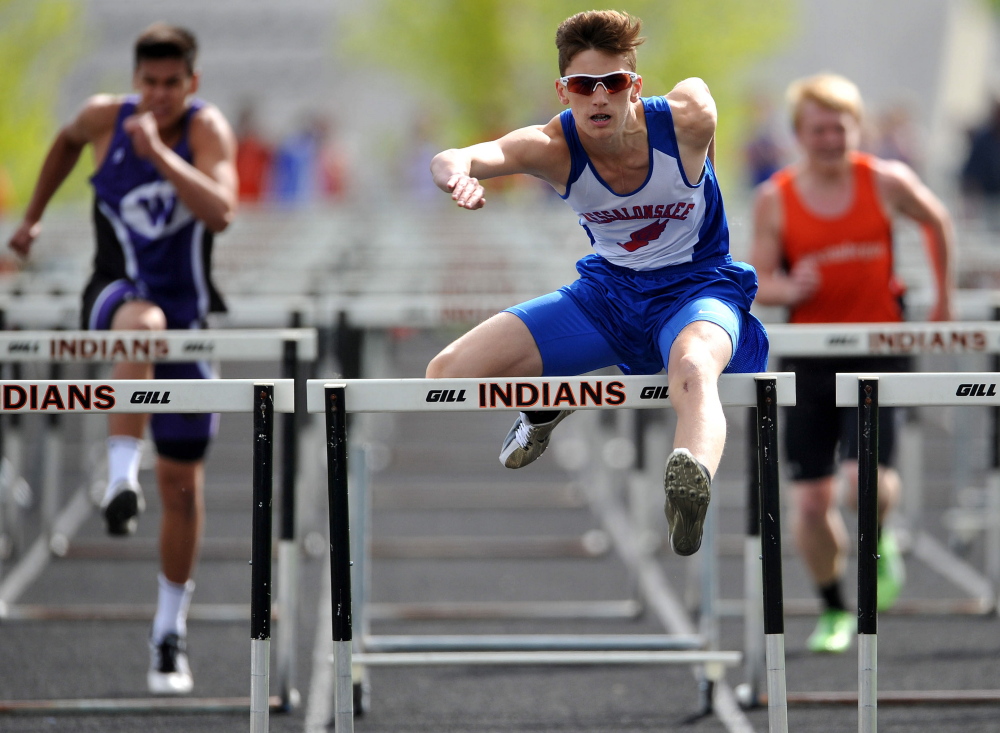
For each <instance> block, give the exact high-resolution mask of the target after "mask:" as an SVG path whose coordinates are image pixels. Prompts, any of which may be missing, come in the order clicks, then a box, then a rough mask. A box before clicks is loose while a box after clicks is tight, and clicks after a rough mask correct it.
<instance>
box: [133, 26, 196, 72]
mask: <svg viewBox="0 0 1000 733" xmlns="http://www.w3.org/2000/svg"><path fill="white" fill-rule="evenodd" d="M197 56H198V41H197V40H196V39H195V37H194V34H193V33H192V32H191V31H189V30H187V29H186V28H181V27H179V26H174V25H168V24H166V23H153V25H151V26H149V28H147V29H146V30H144V31H143V32H142V33H141V34H140V36H139V38H137V39H136V42H135V66H136V68H138V67H139V62H140V61H143V60H145V59H181V60H183V61H184V63H185V65H186V66H187V70H188V73H189V74H193V73H194V63H195V60H196V59H197Z"/></svg>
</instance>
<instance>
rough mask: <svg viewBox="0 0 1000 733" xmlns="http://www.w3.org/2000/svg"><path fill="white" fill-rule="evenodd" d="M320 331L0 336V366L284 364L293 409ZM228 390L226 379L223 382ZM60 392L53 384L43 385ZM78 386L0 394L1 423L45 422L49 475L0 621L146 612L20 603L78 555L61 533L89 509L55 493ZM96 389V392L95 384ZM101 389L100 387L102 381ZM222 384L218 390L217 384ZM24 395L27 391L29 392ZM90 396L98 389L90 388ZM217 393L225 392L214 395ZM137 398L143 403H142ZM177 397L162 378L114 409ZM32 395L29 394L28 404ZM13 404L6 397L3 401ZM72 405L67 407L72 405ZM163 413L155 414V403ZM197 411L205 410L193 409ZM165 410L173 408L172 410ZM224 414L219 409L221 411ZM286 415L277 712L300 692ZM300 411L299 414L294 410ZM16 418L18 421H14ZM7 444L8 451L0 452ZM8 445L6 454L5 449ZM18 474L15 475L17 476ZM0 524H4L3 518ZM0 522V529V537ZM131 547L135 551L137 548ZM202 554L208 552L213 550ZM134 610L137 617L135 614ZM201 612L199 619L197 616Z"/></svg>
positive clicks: (291, 430) (293, 462)
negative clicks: (51, 565) (35, 527)
mask: <svg viewBox="0 0 1000 733" xmlns="http://www.w3.org/2000/svg"><path fill="white" fill-rule="evenodd" d="M317 357H318V344H317V332H316V329H314V328H277V329H204V330H194V329H192V330H166V331H158V332H150V331H69V330H65V331H63V330H59V331H33V330H28V331H2V332H0V364H3V363H5V362H6V363H9V364H11V365H12V367H11V368H12V369H13V370H14V371H15V375H17V374H18V371H19V369H20V365H22V364H32V363H34V364H48V365H50V366H49V375H50V377H51V378H52V380H58V378H59V377H61V376H62V368H63V366H65V365H71V364H75V365H94V366H96V365H99V364H109V363H114V362H119V361H127V362H151V363H161V362H191V361H203V360H204V361H212V362H227V361H234V362H235V361H269V362H278V363H280V364H281V369H282V376H283V377H284V378H286V379H290V380H292V381H293V382H294V383H295V384H296V385H297V387H296V391H298V392H300V396H299V399H298V402H299V403H300V404H301V403H303V399H302V396H301V390H302V386H303V382H302V377H303V376H304V374H303V369H302V365H304V364H311V363H314V362H315V361H316V360H317ZM222 381H223V382H225V381H226V380H222ZM50 383H51V384H57V383H58V381H50V382H45V384H50ZM82 383H83V382H77V381H73V382H67V383H66V384H67V387H66V389H67V390H68V391H67V392H66V393H61V392H59V391H58V390H57V391H54V392H51V393H50V394H48V395H47V396H46V395H45V394H34V393H30V392H28V393H25V400H26V402H25V406H24V407H23V408H21V407H16V406H15V405H16V403H17V400H18V399H20V397H19V395H20V393H19V389H20V388H19V387H18V385H19V384H24V385H31V384H34V385H35V388H36V389H37V386H38V385H39V384H42V383H41V382H29V381H21V380H16V381H14V382H8V383H5V386H4V390H5V391H4V392H3V393H2V394H0V408H2V409H0V416H2V415H4V414H10V415H20V414H24V413H30V414H38V415H46V416H48V421H47V426H46V432H45V436H44V439H45V440H46V441H47V443H48V445H47V451H46V452H47V455H49V456H50V460H48V461H47V462H46V470H45V472H44V477H43V481H42V490H41V494H42V502H43V515H44V516H43V525H44V527H43V531H44V534H45V535H46V536H43V537H41V538H39V541H38V542H36V543H35V545H34V546H33V547H32V550H31V551H29V552H28V553H27V554H26V556H25V558H24V559H23V560H22V561H21V562H20V563H19V564H18V565H17V566H14V567H13V568H12V569H11V571H10V572H9V573H6V574H5V575H4V576H2V577H0V619H6V620H16V619H19V618H24V619H30V618H36V617H37V618H73V619H85V618H95V617H102V616H104V615H107V616H113V617H116V618H121V617H131V616H132V615H135V614H140V613H145V609H131V610H130V609H125V608H120V607H116V608H106V609H101V608H90V609H87V610H86V611H83V610H82V609H78V608H73V607H65V608H53V607H50V606H49V607H44V608H35V607H32V606H29V605H18V604H17V603H16V601H17V598H18V596H19V595H20V594H21V592H23V590H24V589H25V588H26V587H27V585H29V584H30V583H31V582H32V581H33V580H34V578H35V577H37V575H38V574H39V573H41V571H42V570H43V569H44V567H45V563H46V562H47V559H48V557H49V554H50V553H54V554H57V555H66V554H67V553H73V552H75V551H77V550H78V549H80V548H76V547H75V546H74V545H72V544H71V540H72V531H70V530H68V529H67V527H72V526H75V525H76V524H78V521H79V519H80V518H81V517H82V516H83V513H84V512H86V511H88V509H89V507H88V506H87V502H85V501H82V500H81V501H74V500H71V501H70V503H69V505H68V506H67V507H66V508H65V509H64V510H62V511H61V512H60V511H59V507H58V506H57V503H58V498H57V497H58V494H59V491H58V489H57V487H56V482H57V480H58V472H59V462H60V461H59V457H60V456H61V454H62V450H61V445H60V429H59V416H60V415H61V414H63V413H65V412H76V411H78V410H77V409H75V408H77V407H78V405H79V403H80V400H81V399H82V398H83V395H82V394H80V393H79V392H78V390H77V389H76V387H74V386H73V385H79V384H82ZM95 384H97V383H96V382H95ZM100 384H104V383H103V382H101V383H100ZM213 384H216V385H218V384H219V382H217V381H213ZM29 389H30V388H29ZM95 389H97V388H96V387H95ZM220 389H223V388H222V387H220ZM140 393H141V397H140ZM180 394H181V393H177V392H171V391H170V390H169V389H166V388H165V387H164V382H163V381H162V380H152V381H149V382H146V383H145V386H144V388H143V389H137V390H136V391H135V395H134V396H133V397H131V398H130V399H135V400H137V401H136V402H130V403H129V405H128V406H117V407H116V408H115V410H116V411H132V412H156V411H167V412H179V411H183V410H181V409H179V408H178V407H177V404H176V401H177V400H178V399H182V397H181V396H180ZM32 395H34V396H32ZM8 398H9V399H8ZM89 399H90V400H91V404H92V405H93V409H94V411H97V412H101V411H106V410H105V408H103V407H102V406H101V405H103V400H102V396H101V394H98V393H97V392H96V391H95V392H92V393H91V395H90V397H89ZM71 401H72V405H73V408H71V407H70V404H71ZM161 403H162V405H163V407H155V405H157V404H161ZM193 407H201V406H198V405H195V406H193ZM168 408H170V409H168ZM193 411H196V412H197V411H200V412H214V411H215V410H211V409H204V410H201V409H195V410H193ZM223 411H224V410H223ZM284 412H286V414H285V416H284V419H283V421H282V426H281V436H282V441H281V442H282V455H281V464H280V465H281V492H280V495H281V502H280V504H281V515H280V520H279V521H280V524H279V529H280V532H279V543H278V578H279V583H278V586H279V587H278V593H279V597H278V607H279V610H280V614H281V617H282V619H283V621H284V623H281V624H280V625H279V628H278V634H277V641H276V652H277V657H278V660H277V678H278V681H279V687H280V698H281V701H282V702H281V707H282V708H283V709H286V710H287V709H290V708H291V707H293V706H294V704H295V700H296V698H297V696H298V693H297V692H296V690H295V689H294V680H293V676H294V675H293V670H294V666H295V659H294V647H295V643H296V639H295V636H296V628H295V619H296V617H297V615H298V614H297V601H296V595H297V585H298V583H297V577H298V572H299V560H298V552H299V551H298V548H297V547H296V544H295V536H294V533H295V504H296V476H297V471H298V444H299V436H298V430H299V422H300V421H299V420H298V419H297V417H296V415H295V411H294V410H288V411H284ZM300 412H301V410H300ZM15 419H16V418H15ZM17 440H18V436H17V435H16V433H14V434H11V433H10V432H9V431H6V430H4V429H3V426H2V424H0V455H4V454H5V453H10V454H11V458H12V459H16V456H15V455H14V454H19V453H20V450H19V449H18V447H17ZM7 442H10V443H13V444H14V445H6V446H5V443H7ZM5 447H6V449H7V450H6V451H5ZM13 470H14V471H17V469H16V468H15V469H13ZM0 520H2V517H0ZM2 531H3V522H2V521H0V533H2ZM133 544H135V543H133ZM206 550H208V551H209V553H210V552H211V548H210V547H208V548H206ZM221 550H222V551H223V552H231V551H232V550H231V548H226V547H223V548H221ZM80 551H85V552H88V551H89V552H91V553H93V552H95V551H96V552H104V553H107V554H109V555H111V556H116V554H117V555H120V554H121V549H120V548H119V547H118V546H110V545H109V544H108V543H103V544H100V543H99V544H94V545H93V546H91V547H87V548H82V550H80ZM131 611H134V613H131ZM203 612H204V613H203ZM245 614H246V610H245V607H244V606H242V605H240V606H239V607H232V608H230V607H226V606H224V604H215V605H214V606H213V607H211V608H205V609H201V608H200V607H199V606H198V605H197V604H196V605H195V606H194V607H192V616H193V617H200V616H202V615H203V616H205V617H206V618H215V619H219V620H227V619H228V620H233V619H235V618H239V619H242V618H244V617H245Z"/></svg>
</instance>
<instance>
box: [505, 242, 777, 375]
mask: <svg viewBox="0 0 1000 733" xmlns="http://www.w3.org/2000/svg"><path fill="white" fill-rule="evenodd" d="M576 269H577V272H579V274H580V278H579V279H578V280H576V281H575V282H573V283H572V284H570V285H567V286H565V287H562V288H560V289H559V290H557V291H556V292H554V293H550V294H548V295H543V296H541V297H539V298H535V299H533V300H529V301H527V302H526V303H521V304H520V305H516V306H513V307H511V308H508V309H507V312H509V313H513V314H514V315H516V316H518V317H519V318H520V319H521V320H522V321H524V323H525V325H527V327H528V329H529V330H530V331H531V334H532V336H533V337H534V339H535V343H536V344H537V345H538V349H539V351H540V353H541V356H542V367H543V372H542V373H543V375H544V376H569V375H576V374H585V373H587V372H590V371H594V370H596V369H602V368H604V367H608V366H612V365H615V364H617V365H618V367H619V368H620V369H621V370H622V371H623V372H625V373H626V374H656V373H658V372H660V371H662V370H663V368H664V367H665V365H666V363H667V359H668V357H669V354H670V347H671V346H672V345H673V342H674V339H676V338H677V335H678V334H679V333H680V332H681V330H682V329H683V328H684V327H685V326H687V325H688V324H689V323H693V322H695V321H710V322H712V323H715V324H717V325H719V326H721V327H722V328H723V329H725V330H726V332H727V333H728V334H729V337H730V339H731V340H732V343H733V356H732V358H731V359H730V362H729V365H728V366H727V367H726V369H725V371H726V372H729V373H753V372H760V371H764V370H766V369H767V352H768V343H767V334H766V332H765V331H764V327H763V325H761V323H760V321H758V320H757V319H756V318H755V317H754V316H753V315H751V314H750V305H751V303H752V302H753V296H754V295H755V294H756V292H757V274H756V273H755V272H754V270H753V268H752V267H750V266H749V265H747V264H744V263H742V262H733V261H732V259H731V258H730V257H729V256H728V255H726V256H723V257H716V258H712V259H709V260H704V261H700V262H692V263H687V264H683V265H674V266H671V267H664V268H661V269H658V270H645V271H643V270H631V269H629V268H626V267H620V266H618V265H614V264H612V263H610V262H608V261H607V260H605V259H604V258H602V257H600V256H599V255H588V256H586V257H584V258H583V259H581V260H580V261H579V262H578V263H577V266H576Z"/></svg>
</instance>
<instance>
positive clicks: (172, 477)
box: [157, 459, 202, 519]
mask: <svg viewBox="0 0 1000 733" xmlns="http://www.w3.org/2000/svg"><path fill="white" fill-rule="evenodd" d="M169 463H170V465H164V461H163V459H161V463H160V466H159V471H158V476H157V479H158V481H159V490H160V501H161V502H162V504H163V510H164V511H165V512H170V513H171V514H174V515H175V516H182V517H185V518H188V519H192V518H194V517H196V516H197V514H198V512H199V510H200V508H201V501H202V499H201V482H200V464H199V463H197V462H192V463H191V464H190V465H189V466H184V465H180V464H177V463H175V462H169Z"/></svg>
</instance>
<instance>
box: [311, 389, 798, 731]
mask: <svg viewBox="0 0 1000 733" xmlns="http://www.w3.org/2000/svg"><path fill="white" fill-rule="evenodd" d="M666 385H667V380H666V377H664V376H653V377H615V376H595V377H570V378H552V379H544V378H531V379H495V380H477V379H441V380H426V379H398V380H392V379H367V380H340V381H336V380H322V379H311V380H309V381H308V383H307V409H308V411H309V412H311V413H319V412H323V413H325V415H326V443H327V471H328V491H329V501H330V563H331V570H330V572H331V604H332V608H333V628H332V633H333V642H334V666H335V675H336V683H335V695H334V719H335V724H336V728H337V730H338V731H351V730H353V715H354V699H355V688H354V681H353V678H352V669H353V666H354V665H358V666H360V667H366V666H385V665H415V666H420V665H448V664H619V663H620V664H670V663H675V664H678V663H679V664H705V665H716V666H725V665H734V664H738V663H739V660H740V654H739V653H738V652H720V651H715V650H705V649H697V648H694V649H691V648H687V649H684V648H681V649H678V646H677V640H674V639H671V638H670V637H669V635H667V636H664V635H651V636H646V635H635V636H632V637H629V638H628V639H621V638H609V637H600V638H597V639H588V638H587V637H580V636H563V637H552V636H549V637H544V638H538V637H528V636H516V635H511V636H510V637H503V638H501V637H485V638H482V637H480V638H478V639H473V638H471V637H454V636H448V637H435V636H431V635H424V636H422V637H392V638H389V637H386V638H380V637H377V636H371V635H366V636H364V637H362V638H361V639H354V635H353V629H354V627H355V625H357V626H358V627H360V628H361V629H365V628H366V626H365V623H364V614H365V609H364V600H365V599H364V598H352V585H351V573H352V570H353V572H355V573H360V574H362V575H363V574H364V568H365V564H366V562H367V560H366V558H364V557H363V556H362V557H361V558H358V559H357V562H352V560H351V549H350V548H351V536H350V528H349V519H348V518H349V516H350V506H351V501H350V500H349V498H348V496H349V487H348V466H347V460H348V434H347V415H348V413H354V412H424V411H464V412H478V411H497V410H500V411H518V410H521V409H524V408H525V407H527V406H529V405H530V406H532V407H535V408H536V409H537V408H538V407H539V406H542V407H548V408H560V407H563V408H565V407H568V406H573V407H574V408H575V409H582V410H597V409H620V408H640V409H642V408H645V409H649V408H665V407H668V406H669V405H670V401H669V398H668V397H667V396H666V390H665V389H664V388H665V387H666ZM719 393H720V398H721V400H722V403H723V404H724V405H739V406H752V405H756V406H758V408H759V411H760V414H761V415H762V423H764V424H765V426H766V428H765V429H764V430H762V434H761V440H760V445H761V446H762V449H761V465H762V474H761V476H762V480H761V485H762V486H767V487H768V489H769V490H770V492H771V494H772V496H773V499H771V500H772V501H774V502H775V503H774V506H775V508H776V507H777V485H776V480H777V475H778V474H777V459H778V456H777V445H776V440H775V439H776V425H777V411H776V408H777V406H778V405H788V404H792V403H793V402H794V376H793V375H790V374H759V375H724V376H723V377H721V378H720V380H719ZM354 501H359V499H358V498H357V497H355V499H354ZM360 501H363V499H361V500H360ZM773 516H774V518H775V519H777V513H776V512H775V513H774V515H773ZM768 536H769V537H771V538H773V541H774V542H775V543H777V546H778V547H779V548H780V533H779V532H775V531H774V530H773V528H770V527H769V530H768ZM362 547H364V545H363V544H362ZM363 552H364V551H363ZM770 559H771V558H770V555H769V561H768V564H767V566H766V570H765V573H766V575H767V577H768V578H769V580H770V583H771V586H770V590H771V591H772V592H771V593H769V595H768V600H769V604H770V605H771V608H772V610H773V611H776V614H777V618H778V619H780V608H781V606H780V588H781V581H780V565H778V566H775V565H774V564H773V562H770ZM352 566H353V568H352ZM773 572H777V573H778V576H777V580H776V581H775V580H774V578H773V575H772V573H773ZM355 619H357V623H356V620H355ZM769 619H770V620H771V621H775V619H773V618H772V617H769ZM768 628H769V632H773V635H774V636H776V637H780V634H781V633H783V632H782V629H781V626H780V622H777V621H775V623H773V624H769V627H768ZM682 641H683V642H684V643H685V644H687V643H689V641H690V640H682ZM768 641H769V643H768V648H769V651H771V652H772V653H773V654H774V659H775V664H774V665H773V675H772V676H771V678H770V679H773V682H774V686H773V688H772V695H771V697H772V700H773V705H774V708H775V710H776V711H780V710H783V708H784V705H783V702H782V699H781V698H782V695H783V690H784V680H783V674H784V668H783V655H781V654H778V652H779V651H780V650H781V645H780V644H777V645H775V644H772V643H771V642H772V639H771V638H769V640H768ZM355 644H356V646H357V649H358V651H357V652H355V650H354V648H353V647H354V646H355ZM375 649H377V650H378V651H374V650H375ZM779 660H780V662H781V666H780V667H779V666H778V661H779ZM774 717H775V718H776V720H778V721H780V720H781V719H782V718H783V716H782V715H781V714H779V713H778V712H775V715H774ZM778 725H779V727H778V728H776V730H780V729H782V728H781V727H780V725H781V723H779V724H778ZM784 725H785V726H787V723H785V724H784Z"/></svg>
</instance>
